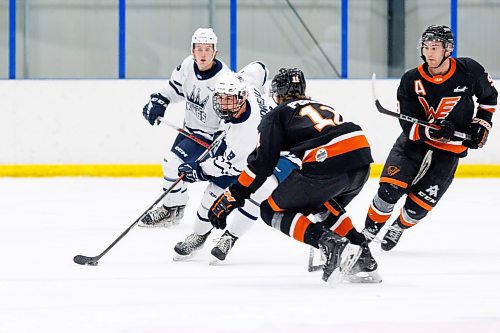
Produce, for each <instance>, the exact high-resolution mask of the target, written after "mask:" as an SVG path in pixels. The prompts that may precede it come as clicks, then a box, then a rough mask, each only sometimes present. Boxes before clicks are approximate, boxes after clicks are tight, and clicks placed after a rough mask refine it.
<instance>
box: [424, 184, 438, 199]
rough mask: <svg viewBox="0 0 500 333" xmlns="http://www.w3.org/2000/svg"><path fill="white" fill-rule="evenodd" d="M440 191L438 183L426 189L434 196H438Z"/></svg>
mask: <svg viewBox="0 0 500 333" xmlns="http://www.w3.org/2000/svg"><path fill="white" fill-rule="evenodd" d="M438 191H439V186H438V185H432V186H429V188H428V189H427V190H425V192H427V193H429V195H430V196H431V197H434V198H436V197H437V196H438Z"/></svg>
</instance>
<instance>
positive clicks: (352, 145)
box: [302, 135, 370, 163]
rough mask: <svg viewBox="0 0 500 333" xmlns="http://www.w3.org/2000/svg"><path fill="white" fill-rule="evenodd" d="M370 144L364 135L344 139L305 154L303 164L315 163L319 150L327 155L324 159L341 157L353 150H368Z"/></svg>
mask: <svg viewBox="0 0 500 333" xmlns="http://www.w3.org/2000/svg"><path fill="white" fill-rule="evenodd" d="M369 147H370V144H369V143H368V140H367V139H366V137H365V136H364V135H357V136H353V137H350V138H346V139H344V140H341V141H338V142H335V143H333V144H331V145H329V146H322V147H318V148H315V149H313V150H312V151H310V152H309V154H307V156H305V157H304V159H303V160H302V162H303V163H308V162H317V160H316V154H317V153H318V151H319V150H321V149H323V150H325V151H326V153H327V157H326V158H330V157H334V156H338V155H342V154H345V153H348V152H351V151H353V150H357V149H361V148H369Z"/></svg>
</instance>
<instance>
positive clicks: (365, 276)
mask: <svg viewBox="0 0 500 333" xmlns="http://www.w3.org/2000/svg"><path fill="white" fill-rule="evenodd" d="M345 280H346V281H349V282H350V283H381V282H382V277H381V276H380V274H379V273H378V271H376V270H375V271H373V272H358V273H356V274H351V275H348V276H346V277H345Z"/></svg>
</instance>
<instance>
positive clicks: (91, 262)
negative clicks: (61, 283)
mask: <svg viewBox="0 0 500 333" xmlns="http://www.w3.org/2000/svg"><path fill="white" fill-rule="evenodd" d="M225 135H226V133H225V132H222V133H221V135H219V136H218V137H217V138H216V139H215V140H214V141H213V142H212V144H211V145H210V146H209V147H208V148H207V149H206V150H205V151H204V152H203V154H201V155H200V157H198V158H197V159H196V161H202V160H203V159H204V158H205V157H207V156H208V154H210V152H211V151H212V150H213V149H214V148H215V147H217V146H218V145H219V143H220V142H221V141H222V139H223V138H224V136H225ZM183 178H184V175H181V176H180V177H179V178H177V179H176V180H175V182H174V183H173V184H172V185H171V186H170V187H169V188H168V189H167V190H166V191H164V192H163V193H162V195H160V197H159V198H158V199H156V200H155V202H154V203H153V204H152V205H151V206H149V207H148V209H146V210H145V211H144V213H142V214H141V216H139V218H138V219H137V220H135V221H134V223H132V224H131V225H130V226H129V227H128V228H127V229H126V230H125V231H124V232H123V233H122V234H121V235H120V236H118V238H117V239H115V240H114V241H113V243H111V245H109V246H108V247H107V248H106V249H105V250H104V251H102V253H101V254H99V255H97V256H95V257H87V256H82V255H80V254H79V255H76V256H75V257H74V258H73V261H74V262H75V263H77V264H79V265H87V266H97V264H98V261H99V259H101V258H102V257H103V256H104V255H105V254H106V253H108V251H109V250H111V248H113V246H115V245H116V243H118V242H119V241H120V240H121V239H122V238H123V237H124V236H125V235H126V234H128V232H129V231H130V230H132V228H133V227H135V226H136V225H137V224H138V223H139V221H140V220H141V219H142V218H143V217H144V215H146V214H147V213H148V212H149V211H150V210H151V209H152V208H153V207H154V206H156V205H157V204H158V203H159V202H160V201H161V200H162V199H163V198H164V197H165V196H166V195H167V194H168V193H170V192H171V191H172V189H173V188H174V187H175V186H176V185H177V184H178V183H179V182H180V181H181V180H182V179H183Z"/></svg>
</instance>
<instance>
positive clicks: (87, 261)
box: [73, 254, 98, 266]
mask: <svg viewBox="0 0 500 333" xmlns="http://www.w3.org/2000/svg"><path fill="white" fill-rule="evenodd" d="M73 261H74V262H75V263H76V264H78V265H85V266H97V264H98V262H97V260H95V258H93V257H86V256H82V255H79V254H78V255H76V256H75V257H74V258H73Z"/></svg>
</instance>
